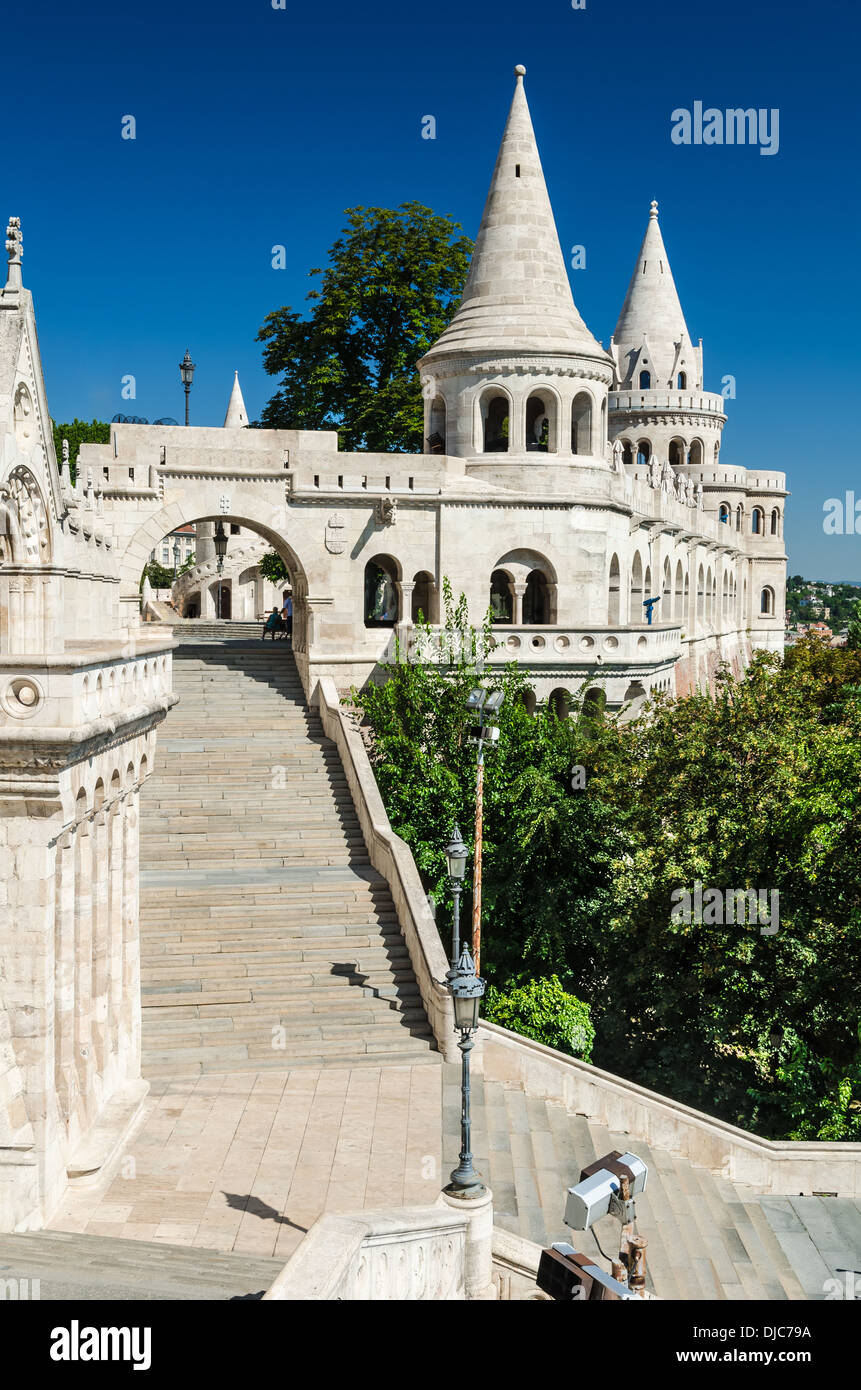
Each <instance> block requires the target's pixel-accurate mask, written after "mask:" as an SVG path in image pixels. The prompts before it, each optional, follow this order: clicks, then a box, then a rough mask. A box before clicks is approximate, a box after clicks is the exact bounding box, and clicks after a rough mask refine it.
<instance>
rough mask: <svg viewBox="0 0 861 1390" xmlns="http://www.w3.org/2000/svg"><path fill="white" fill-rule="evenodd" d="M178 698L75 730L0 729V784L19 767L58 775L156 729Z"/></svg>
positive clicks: (162, 699) (13, 777) (163, 699)
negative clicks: (74, 765)
mask: <svg viewBox="0 0 861 1390" xmlns="http://www.w3.org/2000/svg"><path fill="white" fill-rule="evenodd" d="M178 700H179V696H178V695H174V694H173V693H171V694H170V695H164V696H160V697H159V698H158V699H157V700H155V701H154V702H153V703H152V704H150V705H145V706H138V707H137V709H132V710H130V711H129V712H128V714H126V715H124V716H123V717H122V718H119V719H96V720H92V721H90V723H88V724H83V725H81V726H80V728H77V729H75V728H63V727H56V726H55V727H53V728H39V727H38V726H36V727H33V726H28V727H26V728H5V727H4V728H0V785H2V783H3V782H6V783H8V782H9V781H10V773H11V780H12V781H13V782H14V781H16V780H17V770H18V769H20V773H21V774H22V775H23V776H24V777H26V778H31V777H32V774H33V770H34V769H35V770H36V771H38V772H43V773H48V774H51V773H53V774H54V775H58V774H59V773H61V772H63V771H65V769H66V768H68V767H70V766H72V765H73V764H75V763H80V762H84V761H85V760H86V759H87V758H92V757H95V756H96V755H97V754H98V753H104V752H107V751H109V750H110V749H112V748H118V747H120V746H121V745H122V744H124V743H128V742H129V740H130V739H132V738H136V737H137V736H138V735H139V734H142V733H147V732H149V730H150V729H153V728H155V727H156V725H158V724H160V723H161V722H162V720H163V719H164V718H165V715H166V714H167V712H168V710H169V709H171V708H172V707H173V705H175V704H176V703H177V701H178Z"/></svg>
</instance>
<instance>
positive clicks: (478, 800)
mask: <svg viewBox="0 0 861 1390" xmlns="http://www.w3.org/2000/svg"><path fill="white" fill-rule="evenodd" d="M504 699H505V693H504V691H502V690H494V691H492V692H490V693H488V691H486V690H484V689H483V688H482V687H481V686H478V687H477V688H476V689H475V690H471V691H470V692H469V696H468V697H467V701H466V707H467V709H468V710H472V711H473V712H474V713H475V715H476V723H477V725H478V728H477V729H476V730H475V732H474V733H473V735H472V737H473V739H474V740H475V742H476V743H477V744H478V767H477V768H476V773H475V873H474V875H473V887H472V950H473V954H474V956H475V969H476V973H478V970H479V969H480V967H481V840H482V833H483V821H484V745H485V743H496V742H497V740H498V738H499V726H498V724H497V723H496V721H495V716H496V715H497V714H498V713H499V711H500V709H501V708H502V702H503V700H504Z"/></svg>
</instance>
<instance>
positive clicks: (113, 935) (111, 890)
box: [108, 801, 124, 1079]
mask: <svg viewBox="0 0 861 1390" xmlns="http://www.w3.org/2000/svg"><path fill="white" fill-rule="evenodd" d="M123 870H124V862H123V814H122V801H114V803H113V805H112V806H111V808H110V813H109V820H108V931H109V934H110V940H109V947H108V981H109V983H108V1049H109V1053H110V1059H111V1060H110V1062H109V1065H110V1066H111V1068H112V1070H114V1078H112V1079H118V1077H117V1074H116V1071H115V1068H116V1062H117V1054H118V1053H119V1037H120V1028H121V1019H122V1009H123Z"/></svg>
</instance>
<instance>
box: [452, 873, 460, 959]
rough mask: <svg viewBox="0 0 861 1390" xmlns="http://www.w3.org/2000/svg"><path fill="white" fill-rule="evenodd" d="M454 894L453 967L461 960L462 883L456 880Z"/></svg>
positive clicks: (453, 887)
mask: <svg viewBox="0 0 861 1390" xmlns="http://www.w3.org/2000/svg"><path fill="white" fill-rule="evenodd" d="M451 891H452V893H453V895H454V930H453V932H452V944H451V964H452V968H453V969H456V968H457V963H458V961H459V960H460V884H459V883H458V882H457V881H455V882H454V883H453V884H452V886H451Z"/></svg>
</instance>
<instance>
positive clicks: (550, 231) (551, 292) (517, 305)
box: [424, 66, 607, 362]
mask: <svg viewBox="0 0 861 1390" xmlns="http://www.w3.org/2000/svg"><path fill="white" fill-rule="evenodd" d="M515 73H516V74H517V85H516V87H515V89H514V99H513V101H512V103H511V110H510V111H509V113H508V121H507V124H506V127H505V133H504V135H503V137H502V144H501V146H500V150H499V156H498V158H497V161H496V167H495V169H494V171H493V179H492V181H491V184H490V192H489V193H488V196H487V202H486V204H485V207H484V214H483V216H482V219H481V227H480V228H479V232H478V237H477V240H476V244H475V252H474V254H473V258H472V264H471V266H470V270H469V275H468V277H467V281H466V287H465V289H464V292H463V299H462V301H461V304H460V307H459V309H458V310H457V313H456V314H455V316H454V318H453V319H452V321H451V323H450V324H449V326H448V327H447V328H446V330H445V332H444V333H443V334H442V335H441V337H440V338H439V339H438V340H437V342H436V343H435V344H434V346H433V347H432V348H431V349H430V351H429V352H428V353H427V355H426V357H425V358H424V361H425V362H428V361H432V360H433V359H434V358H435V357H439V356H443V355H445V356H453V355H458V354H460V353H462V352H469V353H509V352H510V353H522V352H528V353H537V354H541V355H544V356H547V355H551V356H552V355H557V354H564V355H571V354H572V353H573V354H576V355H578V356H587V357H599V358H602V359H606V356H607V354H606V353H605V351H604V349H603V348H602V347H601V345H600V343H598V342H596V340H595V339H594V338H593V337H592V334H591V333H590V332H589V330H588V328H587V327H586V325H585V323H584V322H583V320H582V319H581V317H580V315H579V314H578V312H577V309H576V308H575V305H574V299H573V296H572V294H571V286H570V285H569V283H568V276H567V274H566V271H565V262H564V260H563V258H562V250H561V248H560V245H559V237H558V235H557V233H556V224H555V222H554V220H553V210H552V208H551V206H550V199H549V197H548V195H547V186H546V184H545V182H544V173H543V170H542V168H541V160H540V158H539V156H538V147H537V145H536V143H535V132H534V131H533V129H532V120H531V117H530V115H529V107H528V106H527V104H526V93H525V91H524V88H523V78H524V75H525V73H526V69H525V68H524V67H522V66H518V67H516V68H515Z"/></svg>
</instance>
